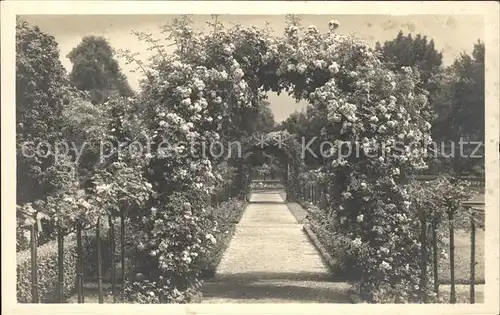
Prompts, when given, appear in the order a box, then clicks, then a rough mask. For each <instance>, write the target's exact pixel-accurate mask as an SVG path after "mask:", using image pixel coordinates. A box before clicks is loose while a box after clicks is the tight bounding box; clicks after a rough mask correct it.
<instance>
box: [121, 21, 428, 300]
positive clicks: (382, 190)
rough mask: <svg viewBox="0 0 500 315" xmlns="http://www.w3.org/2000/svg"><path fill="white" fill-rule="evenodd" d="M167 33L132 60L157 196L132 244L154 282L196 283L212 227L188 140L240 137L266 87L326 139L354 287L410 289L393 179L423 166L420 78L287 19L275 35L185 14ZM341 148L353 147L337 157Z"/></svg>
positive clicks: (410, 259) (408, 253)
mask: <svg viewBox="0 0 500 315" xmlns="http://www.w3.org/2000/svg"><path fill="white" fill-rule="evenodd" d="M332 25H333V24H332ZM167 29H169V31H170V33H169V39H170V40H172V41H173V43H174V45H175V46H176V49H175V52H174V53H173V54H167V53H166V52H165V51H164V50H163V48H161V46H159V45H157V42H156V41H155V40H152V39H151V38H150V37H148V36H143V38H146V41H148V42H150V43H151V45H152V50H157V51H158V54H157V55H156V56H155V57H153V59H152V62H151V63H150V64H147V65H146V64H144V63H139V66H140V67H141V68H142V69H143V71H144V73H145V80H144V81H143V85H142V89H143V93H142V96H141V102H142V103H143V104H144V105H145V106H144V107H145V108H146V115H147V119H146V121H147V124H148V129H149V130H150V131H151V132H150V134H151V139H152V142H151V144H152V149H153V150H152V153H151V155H149V156H148V158H149V161H148V165H147V167H146V173H147V175H146V176H147V178H148V180H149V181H150V182H151V183H152V186H153V189H154V190H155V194H156V197H155V201H154V202H153V209H155V211H152V213H150V214H148V215H145V216H144V221H143V223H142V224H143V226H142V231H143V234H142V235H141V237H142V238H143V242H142V245H141V246H144V252H145V253H149V254H148V256H147V258H144V259H145V260H144V262H145V263H146V262H147V264H146V265H148V267H149V268H152V270H158V272H159V276H161V277H163V279H165V280H163V282H160V284H161V285H165V286H170V287H171V288H174V287H175V288H177V289H178V290H180V291H182V290H187V289H188V288H191V287H196V286H197V285H198V284H197V283H198V280H197V270H196V267H195V264H193V259H196V257H194V256H196V255H195V254H196V253H198V256H199V253H200V252H202V251H205V250H208V248H209V243H210V242H208V243H207V240H209V239H210V238H209V237H207V228H212V226H211V225H210V224H208V222H207V224H205V221H206V215H205V214H204V208H205V206H206V205H207V204H208V200H209V195H210V193H211V191H212V190H213V189H214V186H215V185H214V184H215V182H216V181H215V179H216V178H217V175H218V174H216V171H215V170H214V169H213V168H212V165H216V164H218V162H220V161H218V160H217V159H218V158H217V157H214V156H210V155H206V154H203V153H204V152H203V149H202V148H201V147H199V146H198V147H195V148H193V147H192V146H190V144H192V143H200V142H210V141H216V140H219V139H223V140H230V139H233V138H236V139H238V137H239V133H238V132H237V131H238V130H237V129H238V125H237V123H238V121H241V120H243V119H244V117H243V116H241V115H242V113H244V109H245V108H248V107H252V106H256V105H257V104H258V103H259V101H260V100H262V99H263V98H264V97H265V92H266V91H270V90H272V91H277V92H283V91H286V92H288V93H290V94H292V95H293V96H294V97H295V98H296V99H298V100H299V99H302V100H306V101H307V102H309V104H310V109H309V112H310V113H311V119H313V118H317V120H318V121H320V122H323V125H324V127H323V130H321V134H322V139H323V140H329V141H332V145H331V146H330V148H329V149H328V150H325V152H323V155H326V156H324V158H323V167H322V170H321V173H322V177H323V178H324V179H325V181H328V182H329V183H330V186H329V189H330V190H329V192H328V196H329V197H328V198H329V204H330V207H331V209H328V211H335V212H336V217H337V218H338V220H339V223H338V226H337V229H338V231H339V232H341V233H342V234H343V235H346V237H350V238H351V239H352V242H353V247H354V248H355V252H356V255H357V256H358V258H359V259H358V261H359V262H358V264H359V266H358V267H359V270H360V273H361V276H362V282H361V291H362V293H363V294H364V295H365V297H367V298H368V299H370V300H376V299H377V292H383V291H384V290H386V288H390V289H397V290H398V292H401V295H402V296H404V295H411V294H413V293H414V292H416V290H417V291H418V288H416V282H415V281H416V280H415V277H416V276H417V274H418V266H416V265H415V263H414V257H415V254H416V253H417V252H418V251H419V248H420V245H419V243H418V242H417V241H415V239H416V238H415V233H414V232H415V222H413V221H412V220H411V218H412V216H411V213H410V212H411V210H410V201H409V197H410V196H409V194H408V192H407V191H406V190H405V188H404V187H403V185H402V182H401V180H402V178H404V177H405V176H406V175H408V174H411V173H412V172H413V171H415V170H418V169H421V168H425V166H426V165H425V157H426V151H425V143H424V142H425V141H427V140H430V136H429V134H430V132H429V129H430V124H429V122H428V120H429V117H430V110H429V108H428V104H427V98H426V96H425V95H426V92H425V91H419V90H417V88H416V82H417V81H418V80H419V78H418V74H416V73H412V72H411V70H410V69H404V70H405V71H404V72H403V73H401V74H395V73H393V72H391V71H390V70H388V69H386V68H385V67H384V65H383V64H382V63H381V62H380V61H379V60H378V58H377V56H376V54H375V53H374V52H373V50H372V49H371V48H370V47H369V45H367V44H366V43H365V42H363V41H362V40H359V39H356V38H353V37H350V36H342V35H339V34H337V33H335V32H334V28H333V27H332V28H331V29H330V30H329V31H327V32H325V33H320V32H319V31H318V29H317V28H316V27H314V26H309V27H308V28H307V29H306V30H305V31H304V32H302V31H300V29H299V27H298V25H295V24H292V23H289V25H288V26H287V27H286V29H285V32H284V34H283V35H282V36H272V35H270V32H269V31H268V30H265V29H258V28H256V27H243V26H241V25H236V26H234V27H231V28H229V29H225V28H224V27H222V25H219V24H214V25H213V30H211V31H210V32H206V33H203V32H196V31H194V30H193V28H192V27H191V25H190V24H189V23H188V22H187V21H186V20H185V19H184V20H175V21H174V24H173V25H171V26H170V28H168V27H167ZM129 59H130V60H133V57H131V56H130V55H129ZM238 140H239V139H238ZM334 140H335V141H334ZM165 144H166V145H165ZM410 144H411V145H410ZM346 145H348V146H350V148H351V150H354V149H356V148H358V147H359V150H356V151H353V152H351V153H350V154H346V152H345V151H346V148H345V146H346ZM339 153H342V154H339ZM214 162H215V163H214ZM293 180H294V181H296V179H293ZM181 192H184V193H181ZM174 196H175V197H174ZM195 200H196V202H195ZM186 203H188V204H189V206H187V205H186ZM158 220H159V221H158ZM141 222H142V221H141ZM188 235H189V237H190V238H189V239H188V238H187V237H188ZM204 237H205V238H204ZM192 254H193V255H194V256H193V255H192ZM160 257H161V259H160ZM151 276H152V275H150V276H149V277H151ZM159 276H158V277H159ZM150 279H151V278H150ZM182 279H186V280H182ZM400 286H403V288H404V289H400Z"/></svg>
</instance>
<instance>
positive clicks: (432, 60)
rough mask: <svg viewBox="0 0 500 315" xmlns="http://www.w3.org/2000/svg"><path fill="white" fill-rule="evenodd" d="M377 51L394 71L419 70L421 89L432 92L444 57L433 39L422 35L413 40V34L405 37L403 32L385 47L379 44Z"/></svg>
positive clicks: (377, 44) (386, 43) (385, 44)
mask: <svg viewBox="0 0 500 315" xmlns="http://www.w3.org/2000/svg"><path fill="white" fill-rule="evenodd" d="M375 49H376V50H377V51H378V52H379V53H380V54H381V59H382V60H383V61H384V62H386V63H387V64H388V65H389V66H390V68H392V69H393V70H396V71H399V70H401V67H404V66H409V67H414V68H418V70H419V72H420V75H421V80H422V86H421V87H422V88H424V89H427V90H429V92H431V90H432V88H433V86H432V85H431V79H432V77H433V76H434V75H435V74H436V73H438V72H439V70H440V67H441V64H442V62H443V55H442V53H440V52H438V51H437V50H436V48H435V46H434V40H433V39H430V40H428V39H427V36H422V35H420V34H417V35H416V36H415V38H413V36H412V35H411V34H408V35H407V36H405V35H404V34H403V31H399V33H398V35H397V36H396V38H394V39H393V40H390V41H386V42H385V43H384V44H383V45H382V44H380V43H379V42H377V43H376V48H375Z"/></svg>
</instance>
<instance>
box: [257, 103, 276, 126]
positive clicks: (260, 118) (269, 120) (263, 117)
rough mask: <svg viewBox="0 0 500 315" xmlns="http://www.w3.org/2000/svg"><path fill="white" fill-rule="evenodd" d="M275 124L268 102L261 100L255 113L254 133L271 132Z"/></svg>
mask: <svg viewBox="0 0 500 315" xmlns="http://www.w3.org/2000/svg"><path fill="white" fill-rule="evenodd" d="M275 124H276V122H275V121H274V114H273V112H272V110H271V109H270V108H269V102H268V101H266V100H262V101H261V104H260V106H259V107H258V109H257V112H256V117H255V125H254V131H262V132H271V131H272V130H273V129H274V128H275Z"/></svg>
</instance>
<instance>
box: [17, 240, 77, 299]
mask: <svg viewBox="0 0 500 315" xmlns="http://www.w3.org/2000/svg"><path fill="white" fill-rule="evenodd" d="M37 262H38V296H39V299H40V302H42V303H44V302H45V303H47V302H55V301H57V297H58V295H57V294H58V293H57V288H58V285H59V284H58V272H57V271H58V262H57V241H52V242H49V243H46V244H44V245H42V246H40V247H38V250H37ZM76 265H77V255H76V240H75V238H74V237H73V236H68V237H66V239H65V241H64V294H65V296H67V295H70V294H71V293H72V291H73V290H74V288H75V285H76V281H75V279H76ZM17 300H18V302H19V303H31V301H32V295H31V251H30V250H26V251H22V252H19V253H17Z"/></svg>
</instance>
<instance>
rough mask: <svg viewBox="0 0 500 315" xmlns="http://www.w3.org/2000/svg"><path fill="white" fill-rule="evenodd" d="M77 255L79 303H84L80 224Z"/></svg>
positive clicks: (77, 234) (80, 226) (77, 229)
mask: <svg viewBox="0 0 500 315" xmlns="http://www.w3.org/2000/svg"><path fill="white" fill-rule="evenodd" d="M76 253H77V268H76V272H77V275H76V277H77V289H78V303H83V302H84V297H83V250H82V225H81V223H80V222H78V223H77V225H76Z"/></svg>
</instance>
